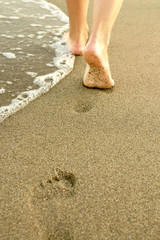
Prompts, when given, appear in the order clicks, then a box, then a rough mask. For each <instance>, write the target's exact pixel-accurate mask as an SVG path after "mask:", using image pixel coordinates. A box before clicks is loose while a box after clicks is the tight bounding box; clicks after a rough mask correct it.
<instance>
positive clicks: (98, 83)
mask: <svg viewBox="0 0 160 240" xmlns="http://www.w3.org/2000/svg"><path fill="white" fill-rule="evenodd" d="M83 57H84V59H85V61H86V62H87V67H86V71H85V74H84V78H83V84H84V86H86V87H88V88H100V89H108V88H112V87H113V86H114V85H115V83H114V80H113V79H112V77H111V73H110V67H109V61H108V54H107V48H106V46H105V47H102V46H101V45H100V44H95V43H94V44H93V43H88V44H87V46H86V48H85V50H84V53H83Z"/></svg>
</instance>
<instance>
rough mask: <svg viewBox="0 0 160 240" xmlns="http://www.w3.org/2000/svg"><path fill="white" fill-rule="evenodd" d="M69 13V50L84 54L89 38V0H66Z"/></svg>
mask: <svg viewBox="0 0 160 240" xmlns="http://www.w3.org/2000/svg"><path fill="white" fill-rule="evenodd" d="M66 3H67V8H68V14H69V25H70V29H69V39H68V45H69V50H70V51H71V52H72V53H74V54H76V55H80V54H82V52H83V50H84V47H85V45H86V41H87V39H88V24H87V11H88V3H89V0H66Z"/></svg>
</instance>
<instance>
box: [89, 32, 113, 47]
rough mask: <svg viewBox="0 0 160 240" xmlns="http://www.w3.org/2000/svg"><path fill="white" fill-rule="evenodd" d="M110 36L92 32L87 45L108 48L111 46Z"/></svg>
mask: <svg viewBox="0 0 160 240" xmlns="http://www.w3.org/2000/svg"><path fill="white" fill-rule="evenodd" d="M109 40H110V38H109V37H105V38H104V37H103V36H99V35H98V34H95V33H92V34H91V36H90V38H89V41H88V44H87V46H89V47H92V48H95V49H96V48H98V49H105V50H107V49H108V46H109Z"/></svg>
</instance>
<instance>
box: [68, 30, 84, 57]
mask: <svg viewBox="0 0 160 240" xmlns="http://www.w3.org/2000/svg"><path fill="white" fill-rule="evenodd" d="M64 39H65V40H66V42H67V44H68V47H69V51H70V52H71V53H73V54H75V55H82V53H83V51H84V48H85V46H86V42H87V39H88V29H87V30H86V31H84V33H83V34H78V36H72V35H71V34H69V33H66V34H65V35H64Z"/></svg>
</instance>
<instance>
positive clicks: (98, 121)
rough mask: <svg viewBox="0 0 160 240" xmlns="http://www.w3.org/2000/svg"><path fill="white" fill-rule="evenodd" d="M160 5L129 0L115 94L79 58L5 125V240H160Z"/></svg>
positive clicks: (114, 63)
mask: <svg viewBox="0 0 160 240" xmlns="http://www.w3.org/2000/svg"><path fill="white" fill-rule="evenodd" d="M53 3H56V4H57V5H58V6H60V7H61V9H62V10H63V11H65V12H66V7H65V4H64V1H60V0H57V1H55V0H54V1H53ZM159 9H160V2H159V0H154V1H151V0H145V1H139V0H126V1H125V2H124V5H123V8H122V11H121V13H120V15H119V18H118V20H117V23H116V25H115V28H114V30H113V34H112V40H111V45H110V52H109V56H110V64H111V71H112V75H113V78H114V79H115V81H116V87H115V88H114V90H108V91H106V90H94V89H87V88H85V87H84V86H83V85H82V78H83V73H84V69H85V63H84V61H83V59H82V57H77V59H76V62H75V68H74V70H73V71H72V73H71V74H69V75H68V76H67V77H66V78H65V79H63V80H62V81H61V82H60V83H59V84H57V85H56V86H55V87H54V88H53V89H52V90H51V91H50V92H49V93H47V94H45V95H43V96H41V97H40V98H38V99H37V100H35V101H33V102H32V103H30V104H29V105H28V106H27V107H25V108H24V109H23V110H21V111H19V112H17V113H16V114H14V115H12V116H11V117H9V118H8V119H6V120H5V121H4V122H3V123H2V124H1V125H0V132H1V142H0V150H1V198H0V199H1V203H0V206H1V216H2V218H1V226H0V227H1V233H0V239H2V240H22V239H25V240H129V239H131V240H135V239H137V240H159V239H160V181H159V179H160V147H159V138H160V111H159V109H160V100H159V96H160V95H159V90H160V85H159V80H160V68H159V59H160V53H159V39H160V31H159V22H160V14H159ZM89 19H91V13H90V12H89ZM37 64H38V63H37Z"/></svg>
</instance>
